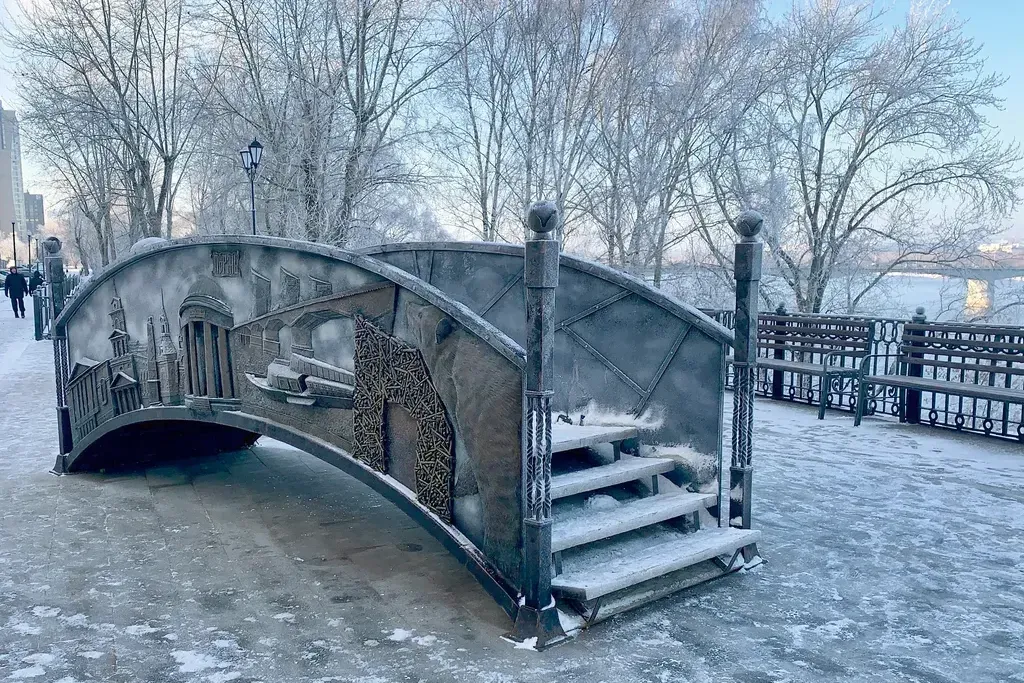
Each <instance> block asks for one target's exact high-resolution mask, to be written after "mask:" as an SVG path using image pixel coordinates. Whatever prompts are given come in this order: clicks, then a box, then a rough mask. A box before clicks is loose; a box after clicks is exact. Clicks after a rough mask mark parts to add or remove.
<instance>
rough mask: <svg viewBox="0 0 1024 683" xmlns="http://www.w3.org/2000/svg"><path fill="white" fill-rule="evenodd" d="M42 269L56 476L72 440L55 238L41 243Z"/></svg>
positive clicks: (58, 249) (62, 281) (61, 257)
mask: <svg viewBox="0 0 1024 683" xmlns="http://www.w3.org/2000/svg"><path fill="white" fill-rule="evenodd" d="M43 254H44V256H43V267H44V270H45V271H46V284H45V287H46V293H47V298H48V299H49V301H48V303H49V310H48V311H47V313H48V317H49V318H50V337H51V339H53V372H54V385H55V389H56V391H57V439H58V443H59V445H60V454H59V455H58V456H57V463H56V464H55V465H54V467H53V471H54V472H56V473H57V474H63V473H64V456H65V455H67V454H68V453H70V452H71V449H72V448H73V445H74V444H73V443H72V442H73V439H72V435H71V410H70V409H69V408H68V404H67V395H66V389H67V381H68V372H69V371H70V368H69V360H68V339H67V334H66V333H65V332H64V331H63V330H60V331H58V330H56V329H54V325H53V324H54V322H55V321H56V320H57V316H59V315H60V312H61V311H62V310H63V309H64V300H65V294H66V293H65V290H64V286H65V278H64V255H63V254H62V253H61V243H60V240H59V239H57V238H56V237H47V238H46V239H45V240H43Z"/></svg>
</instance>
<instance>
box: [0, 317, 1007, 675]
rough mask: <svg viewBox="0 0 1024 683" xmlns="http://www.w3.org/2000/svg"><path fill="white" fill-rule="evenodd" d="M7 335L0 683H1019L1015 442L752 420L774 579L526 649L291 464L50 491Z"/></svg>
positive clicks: (30, 366) (373, 514) (181, 469)
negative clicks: (558, 642)
mask: <svg viewBox="0 0 1024 683" xmlns="http://www.w3.org/2000/svg"><path fill="white" fill-rule="evenodd" d="M4 313H5V311H0V396H2V398H0V401H2V405H0V681H6V680H12V681H19V680H26V681H62V682H63V683H71V682H72V681H78V682H84V681H88V680H95V681H113V682H123V683H128V682H134V681H152V682H157V683H159V682H169V683H188V682H193V681H195V682H203V683H211V682H212V683H217V682H222V681H240V682H244V683H253V682H255V681H265V682H266V683H278V682H280V683H286V682H287V683H292V682H296V681H339V682H340V681H345V682H351V681H374V682H375V683H398V682H399V681H424V682H427V683H441V682H447V681H456V682H463V681H465V682H467V683H468V682H470V681H472V682H474V683H475V682H478V681H480V682H483V683H512V682H520V681H522V682H532V681H544V682H545V683H550V682H551V681H557V682H559V683H561V682H569V683H571V682H583V681H586V682H587V683H600V682H605V681H606V682H608V683H611V682H615V683H641V682H643V683H647V682H655V681H658V682H661V681H670V682H672V683H682V682H694V683H698V682H699V683H703V682H705V681H708V682H710V681H716V682H717V681H723V682H724V681H737V682H742V683H768V682H777V683H782V682H794V683H795V682H808V683H811V682H814V683H819V682H821V681H842V682H846V681H858V682H860V681H865V682H866V681H882V682H890V681H909V682H918V683H953V682H958V683H959V682H969V683H988V682H993V683H995V682H997V681H998V682H1001V683H1006V682H1018V683H1024V588H1022V587H1024V447H1022V446H1020V445H1018V444H1010V443H1003V442H998V441H995V440H990V439H984V438H980V437H969V436H958V435H956V434H952V433H950V432H944V431H939V430H933V429H929V428H927V427H908V426H906V425H899V424H896V423H894V422H888V421H885V420H883V419H880V418H879V419H873V418H869V419H866V420H865V423H864V425H863V426H861V427H860V428H856V429H855V428H854V427H853V426H852V418H851V417H850V416H849V415H847V414H843V413H832V412H830V413H829V414H828V416H827V419H826V420H825V421H823V422H819V421H818V420H816V419H815V415H814V409H812V408H806V407H802V406H793V405H790V404H772V403H767V402H761V403H758V406H757V413H756V415H757V425H756V433H757V450H756V452H755V455H754V464H755V466H756V468H757V469H756V473H755V495H756V498H755V511H756V516H757V525H758V526H759V527H761V528H763V529H764V539H763V542H762V543H761V544H760V547H761V550H762V552H763V554H764V555H765V557H766V558H767V559H768V564H766V565H763V566H762V567H760V568H759V569H758V570H757V571H754V572H749V573H745V574H740V575H733V576H731V577H728V578H726V579H723V580H721V581H718V582H715V583H712V584H709V585H706V586H702V587H698V588H696V589H693V590H690V591H688V592H685V593H683V594H681V595H678V596H676V597H674V598H670V599H668V600H663V601H661V602H658V603H655V604H653V605H650V606H648V607H646V608H643V609H640V610H638V611H635V612H633V613H630V614H626V615H622V616H620V617H616V618H615V619H613V620H611V621H610V622H606V623H603V624H600V625H598V626H596V627H595V628H593V629H591V630H590V631H588V632H585V633H584V634H583V635H581V636H580V637H579V638H577V639H575V640H574V641H572V642H570V643H568V644H566V645H563V646H560V647H557V648H554V649H552V650H550V651H547V652H541V653H537V652H533V651H530V650H524V649H516V648H514V647H511V646H510V645H509V644H508V643H506V642H504V641H503V640H502V639H501V637H502V635H504V634H505V633H506V632H507V629H508V627H509V623H508V622H507V620H506V618H505V617H504V615H503V614H502V612H501V611H500V610H499V609H498V608H497V607H496V606H495V605H494V603H493V601H491V599H490V598H489V597H488V596H487V595H486V594H485V593H484V591H483V590H482V589H481V588H480V587H479V586H478V585H477V584H476V583H475V582H474V580H473V579H472V578H471V577H470V575H469V573H468V572H467V571H466V570H465V568H463V567H461V566H459V564H458V563H457V562H455V561H454V560H453V559H452V558H451V557H450V556H449V555H447V553H445V552H444V550H443V549H442V548H441V546H440V545H439V544H438V543H437V542H436V541H434V540H433V539H432V538H431V537H430V536H429V535H428V534H427V533H426V532H425V531H423V530H421V529H420V528H418V527H417V526H415V525H414V524H413V523H412V522H411V521H410V520H409V519H408V518H407V517H405V516H404V515H402V514H401V513H400V512H398V511H397V509H395V508H394V507H393V506H392V505H390V504H389V503H387V502H386V501H384V500H383V499H381V498H379V497H378V496H376V495H375V494H373V493H372V492H371V491H370V490H369V489H367V488H366V487H364V486H361V485H360V484H358V483H357V482H355V481H353V480H351V479H349V478H347V477H345V476H344V475H343V474H341V473H340V472H338V471H336V470H334V469H332V468H331V467H329V466H327V465H324V464H322V463H321V462H320V461H318V460H316V459H314V458H312V457H309V456H306V455H304V454H302V453H301V452H298V451H296V450H294V449H291V448H287V447H283V446H281V445H279V444H276V443H274V442H266V443H263V442H261V444H260V445H258V446H257V447H255V448H254V449H253V450H252V451H246V452H242V453H234V454H225V455H222V456H219V457H217V458H214V459H208V460H195V459H187V456H188V454H187V453H183V454H182V455H183V458H186V459H183V460H182V461H179V462H175V463H168V464H166V465H163V466H159V467H152V468H150V469H148V470H146V471H140V472H127V473H125V472H121V473H117V474H109V475H98V474H97V475H91V474H90V475H75V476H69V477H61V478H58V477H55V476H53V475H51V474H49V473H48V470H49V468H50V467H51V466H52V465H53V460H54V454H55V452H56V434H55V426H54V410H53V405H54V398H53V386H52V366H51V362H52V360H51V359H52V350H51V347H50V346H49V344H48V343H46V342H39V343H36V342H33V341H31V321H20V320H18V321H15V320H14V319H13V317H8V316H6V315H3V314H4ZM727 403H729V402H728V401H727ZM726 443H728V438H727V439H726ZM298 558H301V560H302V561H299V559H298Z"/></svg>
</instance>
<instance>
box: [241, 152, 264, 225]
mask: <svg viewBox="0 0 1024 683" xmlns="http://www.w3.org/2000/svg"><path fill="white" fill-rule="evenodd" d="M240 154H241V155H242V168H243V169H244V170H245V173H246V175H248V176H249V200H250V203H251V206H252V234H253V235H255V234H256V171H257V170H258V169H259V167H260V160H262V159H263V145H261V144H260V141H259V140H257V139H256V138H253V139H252V142H250V143H249V146H248V147H246V148H245V149H243V150H242V151H241V152H240Z"/></svg>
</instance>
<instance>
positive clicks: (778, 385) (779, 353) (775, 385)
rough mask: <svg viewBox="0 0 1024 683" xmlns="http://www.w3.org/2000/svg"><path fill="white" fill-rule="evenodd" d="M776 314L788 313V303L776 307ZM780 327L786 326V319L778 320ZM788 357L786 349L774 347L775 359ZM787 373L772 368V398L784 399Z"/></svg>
mask: <svg viewBox="0 0 1024 683" xmlns="http://www.w3.org/2000/svg"><path fill="white" fill-rule="evenodd" d="M775 315H786V304H779V307H778V308H776V309H775ZM776 324H777V325H778V326H779V327H785V326H786V321H785V320H779V321H777V322H776ZM785 357H786V350H785V349H772V358H774V359H775V360H783V359H785ZM785 375H786V373H784V372H783V371H782V370H772V398H773V399H776V400H781V399H782V385H783V379H784V378H785Z"/></svg>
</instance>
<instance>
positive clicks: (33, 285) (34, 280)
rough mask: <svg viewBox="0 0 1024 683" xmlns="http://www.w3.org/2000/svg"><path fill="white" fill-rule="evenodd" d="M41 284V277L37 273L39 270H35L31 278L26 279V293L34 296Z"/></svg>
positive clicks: (40, 274)
mask: <svg viewBox="0 0 1024 683" xmlns="http://www.w3.org/2000/svg"><path fill="white" fill-rule="evenodd" d="M41 284H43V275H42V273H40V272H39V269H38V268H36V269H35V270H34V271H32V277H30V278H29V279H28V293H29V294H35V293H36V290H37V289H39V285H41Z"/></svg>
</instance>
